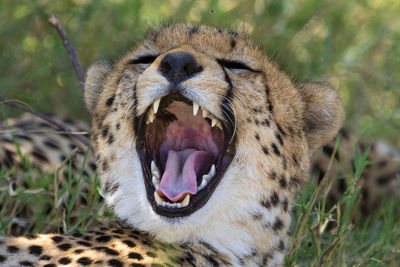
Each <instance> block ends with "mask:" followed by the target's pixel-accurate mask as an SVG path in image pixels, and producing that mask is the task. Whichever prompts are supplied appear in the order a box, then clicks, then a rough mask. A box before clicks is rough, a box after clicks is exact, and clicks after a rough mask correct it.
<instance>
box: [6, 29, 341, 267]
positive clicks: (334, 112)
mask: <svg viewBox="0 0 400 267" xmlns="http://www.w3.org/2000/svg"><path fill="white" fill-rule="evenodd" d="M176 52H180V53H189V54H191V55H192V56H193V57H194V58H195V60H196V61H197V62H198V64H199V66H201V68H202V70H201V72H199V73H197V74H196V75H195V76H193V77H189V78H187V79H185V80H183V81H180V84H181V85H182V87H181V89H180V91H179V92H180V93H181V94H183V95H184V96H186V97H187V98H189V99H191V100H192V101H196V102H197V103H199V104H200V105H201V106H202V107H205V108H207V110H209V111H210V112H212V114H214V115H215V116H217V117H218V119H219V120H221V121H222V122H223V123H225V124H230V123H231V124H232V122H233V121H234V122H235V123H234V125H232V126H234V127H235V134H234V138H233V142H235V145H236V154H235V157H234V159H233V161H232V163H231V164H230V165H229V167H228V169H227V170H226V172H225V174H224V176H223V178H222V179H221V181H220V183H219V185H218V186H217V188H216V190H215V192H214V193H213V194H212V195H211V197H210V199H209V200H208V202H207V203H206V205H204V206H203V207H202V208H200V209H199V210H198V211H196V212H195V213H193V214H191V215H189V216H186V217H181V218H166V217H163V216H161V215H158V214H157V213H155V212H154V210H153V209H152V207H151V205H150V203H149V199H148V197H147V196H146V190H145V187H144V184H143V171H142V167H141V164H140V160H139V158H138V155H137V151H136V138H137V132H138V130H139V129H138V127H139V125H138V122H137V121H138V118H139V117H140V116H142V115H143V114H144V113H145V112H146V111H147V109H148V107H149V106H150V105H151V104H152V103H153V102H154V101H155V100H156V99H157V98H159V97H162V96H164V95H166V94H168V93H170V90H171V86H170V83H171V81H170V80H168V79H167V78H166V77H165V76H163V75H162V73H160V62H161V61H162V59H163V58H164V57H165V56H166V55H168V54H169V53H176ZM143 59H145V60H143ZM152 60H154V61H152ZM144 61H145V62H147V63H143V62H144ZM182 88H183V89H182ZM85 101H86V105H87V107H88V110H89V111H90V112H91V114H92V133H91V140H92V146H93V151H94V157H95V158H96V161H97V166H98V172H99V177H100V181H101V184H102V188H103V190H104V192H105V200H106V202H107V204H108V205H109V207H111V208H112V209H113V210H114V212H115V214H116V215H117V217H118V218H119V219H120V220H121V221H123V226H122V225H111V226H110V227H106V228H100V229H99V230H97V231H94V232H92V233H89V234H85V235H80V234H78V236H73V235H72V236H66V235H64V236H61V235H52V234H49V235H36V236H31V237H29V236H28V237H19V238H6V239H4V238H3V239H1V241H0V242H1V245H0V264H5V266H9V265H13V264H22V262H25V263H26V265H27V266H29V264H28V263H27V262H28V261H29V262H30V263H31V264H32V265H33V264H34V262H38V264H41V265H40V266H58V265H63V264H65V265H68V264H70V265H74V264H75V265H79V264H81V265H90V264H91V265H92V266H96V264H97V265H102V266H105V265H107V264H108V265H109V266H141V265H138V264H142V265H149V264H151V263H159V264H164V265H166V266H169V265H177V264H180V265H184V266H210V265H233V266H243V265H245V266H267V265H270V266H273V265H282V264H283V257H284V254H285V251H286V250H287V248H288V247H289V245H290V244H289V236H288V232H289V227H290V224H291V216H290V210H291V207H292V206H293V203H294V201H295V196H296V193H297V192H298V191H299V189H300V188H301V185H302V184H303V183H304V181H306V179H307V177H308V174H309V170H310V166H311V156H312V155H313V153H314V152H315V151H316V150H317V149H318V147H320V146H322V145H324V144H325V143H327V142H328V141H329V140H332V138H333V137H334V136H335V135H336V133H337V131H338V130H339V129H340V127H341V124H342V119H343V111H342V107H341V104H340V100H339V98H338V96H337V94H336V92H335V91H334V90H333V89H332V88H330V87H329V86H327V85H325V84H323V83H310V84H293V83H292V81H291V80H290V79H289V78H288V77H287V76H286V75H285V74H284V73H283V72H281V71H280V70H279V69H278V68H277V66H276V65H275V64H274V63H273V62H271V61H270V59H269V58H268V57H267V56H265V55H264V54H263V53H262V52H261V51H260V50H259V49H258V48H257V47H255V46H254V45H253V44H252V43H251V42H250V40H249V39H248V38H247V37H246V36H245V35H243V34H241V33H237V32H235V31H230V30H220V29H216V28H211V27H206V26H191V25H167V26H164V27H161V28H158V29H155V30H153V31H152V32H150V33H149V34H148V35H147V36H146V38H145V39H144V41H143V42H141V43H140V44H139V45H137V46H136V47H135V48H134V49H133V50H132V51H131V52H129V53H128V54H126V55H125V56H124V57H122V58H121V60H119V61H118V62H116V63H115V64H111V63H109V62H104V61H102V62H96V63H95V64H94V65H92V67H90V68H89V70H88V75H87V81H86V88H85ZM227 108H228V109H227ZM226 110H231V111H232V112H233V114H231V115H233V116H229V114H226ZM224 111H225V113H224ZM2 142H3V143H4V142H7V141H4V140H2ZM35 142H36V140H34V141H33V142H32V141H31V142H30V145H32V146H33V147H34V148H35ZM41 142H42V143H43V142H44V141H43V140H42V141H41ZM56 143H57V142H56ZM57 145H58V144H57ZM48 150H50V148H49V149H45V150H43V151H44V152H43V154H45V155H44V156H45V157H47V156H46V152H47V151H48ZM327 150H328V149H327V148H325V149H323V150H322V152H321V153H322V155H324V156H319V157H316V158H315V159H314V161H315V162H317V164H316V165H315V166H318V167H319V169H320V170H321V171H324V168H325V169H326V164H325V161H324V159H325V156H326V155H327V154H329V153H328V152H329V151H327ZM7 151H12V150H11V148H6V149H3V151H2V152H3V153H10V152H7ZM30 151H33V150H32V149H31V150H30ZM60 151H61V149H60ZM61 153H66V152H61ZM319 155H321V154H319ZM4 158H7V157H4V156H3V161H4ZM0 159H1V157H0ZM320 159H321V161H320ZM16 162H17V160H16V159H15V158H13V161H12V162H9V163H8V165H10V166H11V165H13V164H15V163H16ZM38 165H39V166H41V164H40V163H38ZM89 175H90V174H89ZM57 241H59V242H57ZM61 243H62V244H61ZM166 243H167V244H168V245H165V244H166ZM63 244H65V245H63ZM132 244H135V245H134V246H131V245H132ZM154 244H156V245H154ZM61 245H63V246H62V247H61V248H60V246H61ZM64 248H65V250H64ZM77 251H78V252H79V253H77ZM108 252H109V253H108ZM149 253H150V254H149ZM129 255H132V257H133V258H130V256H129ZM152 255H153V256H154V257H153V256H152ZM171 257H172V258H171ZM46 264H47V265H46ZM51 264H53V265H51ZM135 264H137V265H135Z"/></svg>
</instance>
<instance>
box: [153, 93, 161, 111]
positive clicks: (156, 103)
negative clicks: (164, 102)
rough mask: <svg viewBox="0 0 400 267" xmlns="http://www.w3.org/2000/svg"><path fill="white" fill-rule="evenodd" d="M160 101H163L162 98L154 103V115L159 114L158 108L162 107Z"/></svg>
mask: <svg viewBox="0 0 400 267" xmlns="http://www.w3.org/2000/svg"><path fill="white" fill-rule="evenodd" d="M160 101H161V97H160V98H159V99H157V100H156V101H154V103H153V111H154V114H156V113H157V110H158V107H159V106H160Z"/></svg>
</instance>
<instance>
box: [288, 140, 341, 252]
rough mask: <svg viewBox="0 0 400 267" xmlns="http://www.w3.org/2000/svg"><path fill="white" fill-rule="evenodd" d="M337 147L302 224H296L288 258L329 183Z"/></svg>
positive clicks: (296, 245)
mask: <svg viewBox="0 0 400 267" xmlns="http://www.w3.org/2000/svg"><path fill="white" fill-rule="evenodd" d="M337 147H338V144H336V145H335V148H334V150H333V152H332V155H331V158H330V160H329V165H328V169H327V172H326V173H325V175H324V177H323V178H322V180H321V182H320V184H319V185H318V187H317V190H316V192H315V194H314V197H313V199H312V202H311V205H310V207H309V208H308V210H307V213H306V215H305V216H304V217H303V218H301V219H302V220H303V221H302V223H301V224H300V226H299V224H297V226H296V229H295V231H294V233H295V238H294V240H292V248H291V250H290V252H289V254H288V257H293V255H294V254H295V252H296V251H297V249H298V248H299V245H300V240H301V238H302V237H303V236H304V230H305V229H306V225H307V222H308V219H309V217H310V215H311V211H312V210H313V208H314V205H315V202H316V201H317V198H318V196H319V195H320V192H322V191H323V190H324V189H325V187H326V185H327V184H328V181H329V179H328V177H329V173H330V170H331V167H332V163H333V160H334V159H335V155H336V151H337Z"/></svg>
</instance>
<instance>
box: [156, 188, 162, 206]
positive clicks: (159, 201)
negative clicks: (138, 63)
mask: <svg viewBox="0 0 400 267" xmlns="http://www.w3.org/2000/svg"><path fill="white" fill-rule="evenodd" d="M154 199H155V200H156V203H157V204H158V205H161V204H162V203H163V201H162V199H161V197H160V196H159V195H158V193H157V192H156V191H154Z"/></svg>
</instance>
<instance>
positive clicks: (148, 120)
mask: <svg viewBox="0 0 400 267" xmlns="http://www.w3.org/2000/svg"><path fill="white" fill-rule="evenodd" d="M154 117H155V116H154V113H153V111H152V110H151V109H150V110H149V112H147V117H146V124H149V123H153V121H154Z"/></svg>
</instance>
